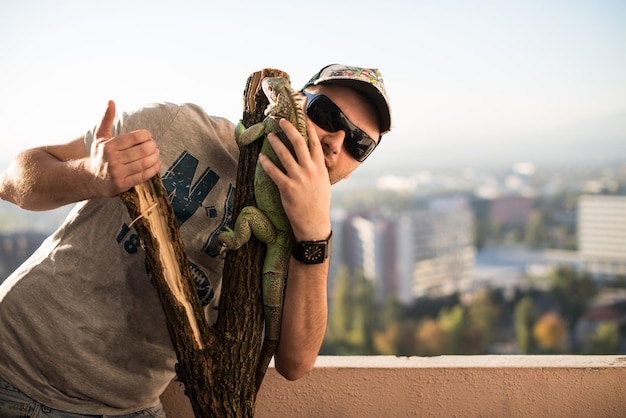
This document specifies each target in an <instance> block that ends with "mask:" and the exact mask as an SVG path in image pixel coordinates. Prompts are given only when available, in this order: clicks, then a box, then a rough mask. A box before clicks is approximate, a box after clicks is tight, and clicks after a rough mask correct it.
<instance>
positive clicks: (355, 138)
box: [343, 132, 376, 163]
mask: <svg viewBox="0 0 626 418" xmlns="http://www.w3.org/2000/svg"><path fill="white" fill-rule="evenodd" d="M346 135H347V133H346ZM343 146H344V147H345V148H346V150H347V151H348V152H349V153H350V155H351V156H352V157H353V158H354V159H355V160H357V161H358V162H360V163H362V162H363V161H365V159H366V158H367V157H369V155H370V154H371V153H372V151H374V148H376V142H375V141H374V140H373V139H372V138H370V137H369V136H364V135H362V134H361V133H360V132H356V134H355V133H354V132H353V133H352V136H351V138H349V139H348V138H347V137H346V140H345V141H344V143H343Z"/></svg>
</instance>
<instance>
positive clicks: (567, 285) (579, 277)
mask: <svg viewBox="0 0 626 418" xmlns="http://www.w3.org/2000/svg"><path fill="white" fill-rule="evenodd" d="M550 281H551V293H552V295H553V296H554V297H555V299H556V300H557V301H558V303H559V306H560V311H561V313H562V315H563V317H564V318H565V320H566V321H567V323H568V324H569V328H570V330H571V329H573V328H574V327H575V326H576V322H578V319H579V318H580V316H581V315H582V314H583V313H584V311H585V309H586V308H587V305H588V304H589V302H590V301H591V299H593V297H594V296H595V295H596V293H597V287H596V285H595V283H594V281H593V279H591V277H590V276H589V275H587V274H585V273H579V272H577V271H576V270H574V269H573V268H572V267H570V266H566V265H563V266H559V267H558V268H557V269H556V270H555V271H554V272H553V273H552V274H551V276H550Z"/></svg>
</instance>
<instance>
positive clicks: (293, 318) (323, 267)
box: [275, 257, 330, 380]
mask: <svg viewBox="0 0 626 418" xmlns="http://www.w3.org/2000/svg"><path fill="white" fill-rule="evenodd" d="M329 263H330V259H328V260H326V261H325V262H324V263H322V264H313V265H304V264H301V263H300V262H298V261H296V260H295V259H294V258H293V257H292V258H291V261H290V265H289V277H288V279H287V287H286V289H285V302H284V307H283V322H282V328H281V336H280V340H279V343H278V348H277V350H276V357H275V364H276V369H277V370H278V372H279V373H281V374H282V375H283V376H285V377H286V378H287V379H290V380H295V379H299V378H300V377H303V376H304V375H306V374H307V373H308V372H309V371H310V370H311V369H312V368H313V365H314V364H315V359H316V358H317V355H318V354H319V350H320V347H321V346H322V342H323V341H324V335H325V333H326V323H327V318H328V308H327V283H328V266H329Z"/></svg>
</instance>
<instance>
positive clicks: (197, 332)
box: [121, 69, 288, 417]
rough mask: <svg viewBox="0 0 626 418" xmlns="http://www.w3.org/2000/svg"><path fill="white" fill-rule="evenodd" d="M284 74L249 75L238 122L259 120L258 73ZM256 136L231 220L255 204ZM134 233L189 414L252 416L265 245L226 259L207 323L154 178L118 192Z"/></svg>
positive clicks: (243, 159) (262, 102) (246, 151)
mask: <svg viewBox="0 0 626 418" xmlns="http://www.w3.org/2000/svg"><path fill="white" fill-rule="evenodd" d="M275 76H282V77H287V78H288V75H287V74H286V73H284V72H283V71H280V70H275V69H264V70H261V71H258V72H255V73H253V74H252V75H250V77H249V78H248V81H247V83H246V88H245V91H244V111H243V117H242V122H243V124H244V125H245V126H246V127H248V126H251V125H253V124H255V123H257V122H260V121H261V120H263V118H264V117H265V115H264V111H265V108H266V107H267V104H268V102H267V98H266V97H265V95H264V94H263V92H262V90H261V87H260V85H261V80H262V79H263V78H265V77H275ZM260 147H261V141H255V143H253V144H251V145H250V146H247V147H245V148H243V149H241V151H240V156H239V165H238V169H237V184H236V193H235V201H234V211H233V219H236V217H237V215H238V214H239V212H240V211H241V209H242V208H243V207H244V206H248V205H254V204H255V202H254V186H253V183H254V170H255V166H256V161H257V157H258V155H259V152H260ZM121 198H122V201H123V202H124V204H125V205H126V207H127V209H128V212H129V214H130V216H131V218H132V219H133V220H134V221H133V226H134V227H135V229H136V230H137V233H138V234H139V236H140V237H141V240H142V245H143V247H144V250H145V252H146V258H147V261H148V265H149V267H150V270H151V273H152V276H153V279H154V283H155V287H156V289H157V292H158V294H159V298H160V300H161V304H162V305H163V309H164V312H165V315H166V319H167V325H168V330H169V333H170V337H171V339H172V344H173V346H174V349H175V351H176V356H177V359H178V363H177V365H176V372H177V375H178V379H179V380H180V381H181V382H182V383H183V384H184V386H185V393H186V395H187V396H188V398H189V400H190V402H191V406H192V409H193V411H194V414H195V415H196V417H222V416H223V417H251V416H253V415H254V404H255V402H256V384H255V371H256V367H257V363H258V358H259V353H260V347H261V339H262V329H263V318H262V302H261V287H260V278H261V266H262V264H263V258H264V256H265V246H264V245H263V244H262V243H260V242H259V241H258V240H256V238H254V237H253V238H252V239H251V240H250V242H249V243H248V244H246V245H244V246H243V247H241V248H240V249H239V250H236V251H230V252H229V253H228V254H227V256H226V260H225V266H224V272H223V281H222V292H221V296H220V304H219V311H218V319H217V322H216V324H215V326H214V327H209V325H208V323H207V320H206V318H205V316H204V312H203V310H202V307H201V304H200V299H199V297H198V294H197V292H196V288H195V284H194V280H193V276H192V274H191V270H190V268H189V262H188V259H187V256H186V254H185V249H184V244H183V242H182V239H181V236H180V232H179V226H178V224H177V222H176V217H175V216H174V213H173V209H172V205H171V202H170V200H169V198H168V195H167V191H166V190H165V188H164V186H163V183H162V181H161V178H160V176H158V175H157V176H154V177H153V178H152V179H150V180H148V181H146V182H144V183H142V184H139V185H137V186H135V187H133V188H132V189H130V190H129V191H127V192H125V193H122V194H121Z"/></svg>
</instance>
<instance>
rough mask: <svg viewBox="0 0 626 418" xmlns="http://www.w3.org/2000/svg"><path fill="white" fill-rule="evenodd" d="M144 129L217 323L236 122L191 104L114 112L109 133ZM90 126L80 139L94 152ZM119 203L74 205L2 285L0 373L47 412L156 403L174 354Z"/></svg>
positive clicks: (119, 409)
mask: <svg viewBox="0 0 626 418" xmlns="http://www.w3.org/2000/svg"><path fill="white" fill-rule="evenodd" d="M136 129H148V130H149V131H150V132H151V133H152V136H153V138H154V139H155V140H156V141H157V143H158V146H159V149H160V157H161V161H162V162H163V165H162V167H163V168H162V172H161V176H162V178H163V183H164V185H165V187H166V189H167V190H168V192H169V194H170V199H171V201H172V206H173V208H174V212H175V214H176V218H177V220H178V223H179V225H180V231H181V234H182V237H183V241H184V243H185V249H186V251H187V255H188V257H189V261H190V265H191V270H192V272H193V274H194V278H195V281H196V284H197V288H198V292H199V295H200V298H201V300H202V303H203V306H204V307H205V312H206V314H207V317H208V319H209V321H210V322H214V321H215V319H216V316H217V303H218V300H219V294H220V289H221V279H222V267H223V260H222V258H221V257H220V256H219V255H218V254H217V245H216V242H215V238H216V235H217V234H218V233H219V231H220V230H221V229H222V228H223V227H224V226H225V225H226V224H227V223H228V222H229V220H230V216H231V212H232V203H233V198H234V185H235V179H236V171H237V158H238V152H239V151H238V149H237V145H236V143H235V140H234V126H233V124H232V123H230V122H229V121H227V120H225V119H222V118H215V117H210V116H207V115H206V114H205V113H204V111H203V110H202V109H200V108H199V107H198V106H195V105H190V104H185V105H174V104H169V103H159V104H154V105H150V106H147V107H145V108H142V109H140V110H138V111H137V112H133V113H125V114H123V115H120V116H119V117H118V119H117V120H116V123H115V125H114V132H113V135H118V134H120V133H123V132H129V131H133V130H136ZM96 130H97V128H94V130H92V131H90V132H88V133H87V134H86V136H85V139H86V141H85V146H86V149H87V151H88V152H89V149H90V146H91V142H92V141H93V139H94V133H95V132H96ZM131 222H132V220H131V219H130V217H129V215H128V212H127V210H126V207H125V206H124V204H123V203H122V201H121V199H119V198H99V199H91V200H87V201H83V202H79V203H77V204H76V205H75V207H74V208H73V210H72V211H71V213H70V214H69V215H68V217H67V219H66V221H65V222H64V224H63V225H62V226H61V227H60V228H59V229H58V230H57V231H56V232H55V233H54V234H53V235H52V236H50V237H49V238H48V239H47V240H46V241H45V242H44V243H43V244H42V245H41V247H40V248H39V249H38V250H37V251H36V252H35V253H34V254H33V255H32V256H31V257H30V258H29V259H28V260H27V261H26V262H25V263H24V264H23V265H22V266H21V267H20V268H19V269H18V270H17V271H15V272H14V273H13V274H12V275H11V276H10V277H8V278H7V279H6V280H5V281H4V282H3V283H2V285H1V286H0V377H2V378H3V379H5V380H7V381H9V382H10V383H11V384H12V385H14V386H15V387H17V388H18V389H20V390H22V391H23V392H24V393H26V394H27V395H28V396H30V397H32V398H34V399H35V400H37V401H39V402H41V403H43V404H45V405H48V406H50V407H52V408H56V409H61V410H66V411H71V412H78V413H83V414H124V413H129V412H133V411H135V410H138V409H143V408H148V407H151V406H154V405H156V404H157V403H158V401H159V396H160V394H161V393H162V392H163V390H164V389H165V388H166V386H167V385H168V383H169V382H170V381H171V379H172V378H173V377H174V364H175V363H176V355H175V352H174V349H173V347H172V344H171V340H170V336H169V333H168V330H167V326H166V323H165V315H164V313H163V308H162V306H161V303H160V301H159V299H158V296H157V292H156V290H155V288H154V286H153V284H152V283H151V280H150V274H149V272H148V271H147V270H148V269H147V264H146V257H145V253H144V251H143V249H142V248H141V246H140V243H139V237H138V235H137V232H136V231H135V229H134V228H133V227H132V226H130V225H131Z"/></svg>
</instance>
